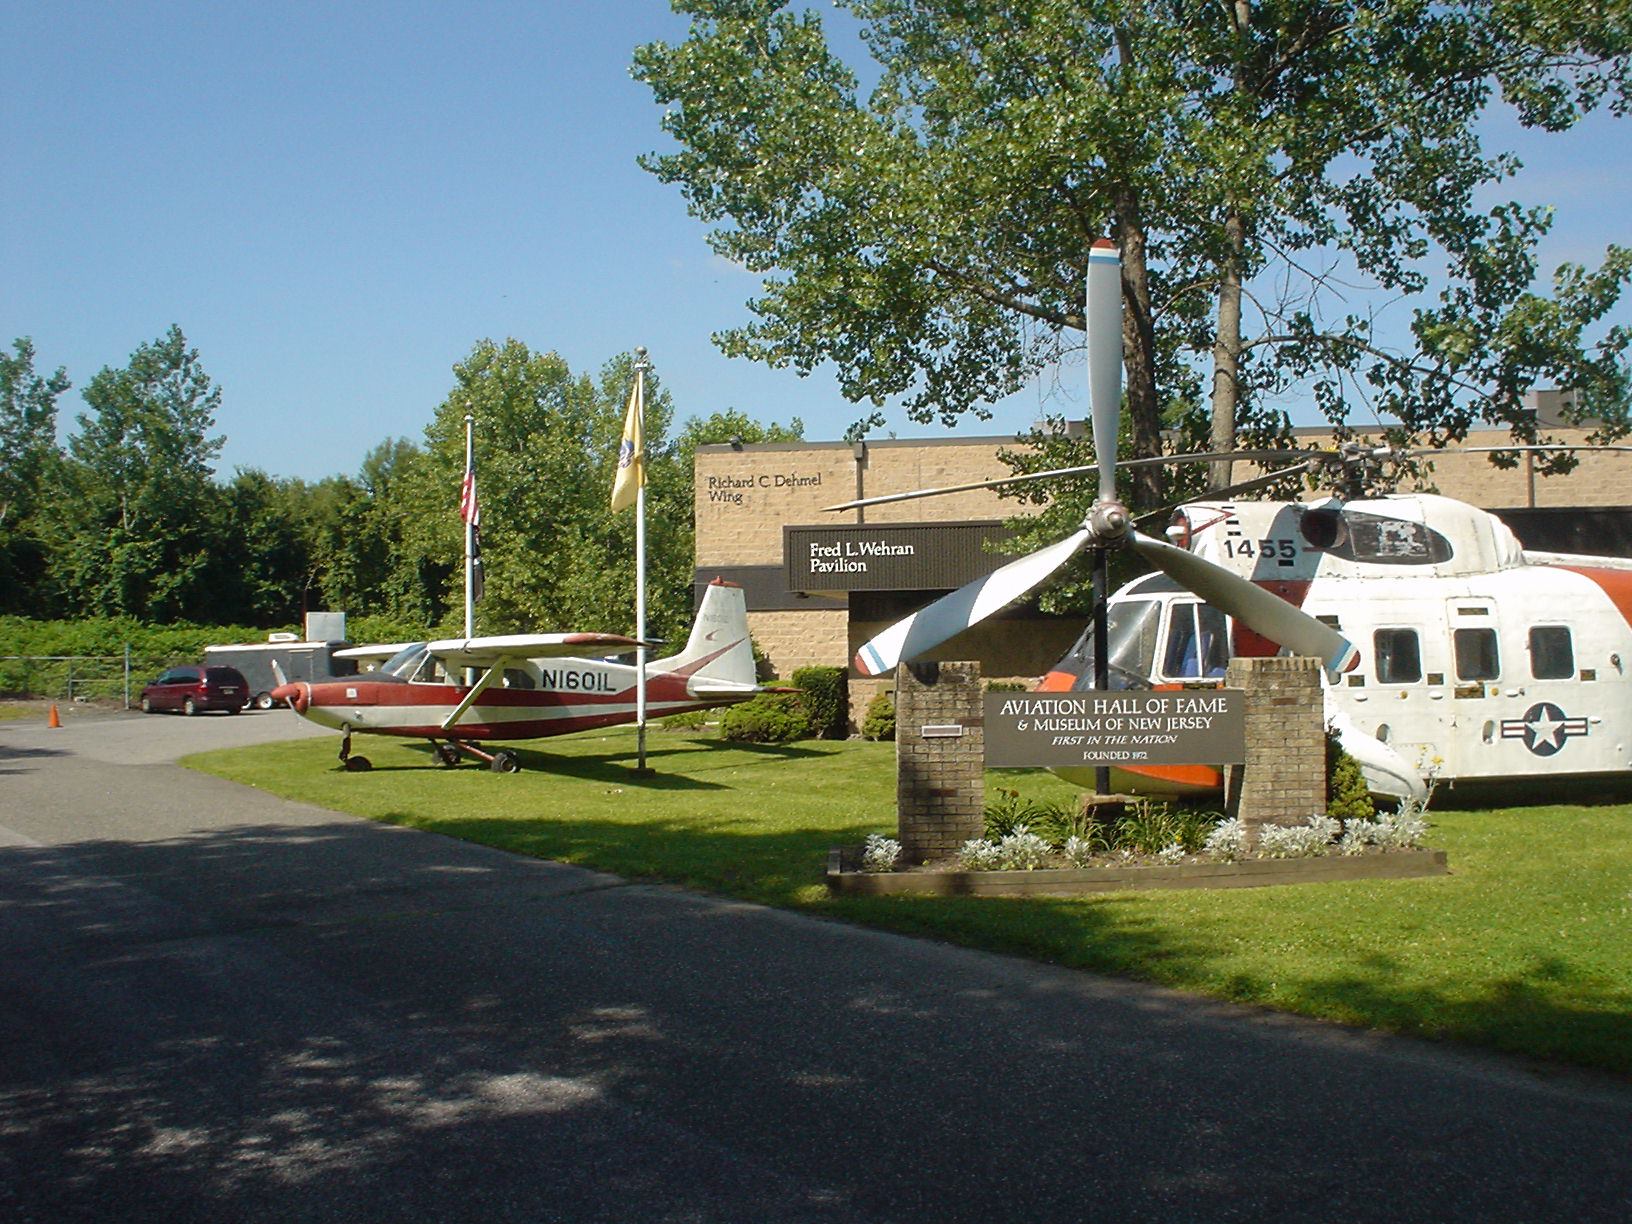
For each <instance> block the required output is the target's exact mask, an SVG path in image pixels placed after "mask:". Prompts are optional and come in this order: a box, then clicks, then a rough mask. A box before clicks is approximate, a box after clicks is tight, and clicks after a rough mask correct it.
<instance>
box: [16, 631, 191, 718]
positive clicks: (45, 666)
mask: <svg viewBox="0 0 1632 1224" xmlns="http://www.w3.org/2000/svg"><path fill="white" fill-rule="evenodd" d="M194 661H195V656H194V655H192V654H174V653H172V654H160V655H155V654H145V653H141V652H138V651H133V650H131V648H130V647H129V646H127V647H125V650H124V653H123V654H116V655H0V696H4V697H14V698H35V699H41V700H48V701H66V702H73V701H81V702H97V703H100V704H106V703H110V702H111V703H115V704H123V705H124V707H125V708H126V709H127V710H128V709H130V708H131V706H132V705H133V704H134V702H135V696H136V695H137V694H140V692H141V691H142V686H143V685H144V684H147V683H148V682H149V681H151V680H154V679H156V678H157V677H158V675H159V673H160V672H162V671H163V670H164V669H165V668H167V667H176V666H179V665H181V664H183V663H192V662H194Z"/></svg>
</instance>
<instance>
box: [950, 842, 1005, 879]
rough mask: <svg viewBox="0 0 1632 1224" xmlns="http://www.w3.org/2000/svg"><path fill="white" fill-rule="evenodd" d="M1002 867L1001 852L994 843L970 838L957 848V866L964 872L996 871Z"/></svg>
mask: <svg viewBox="0 0 1632 1224" xmlns="http://www.w3.org/2000/svg"><path fill="white" fill-rule="evenodd" d="M1002 865H1003V852H1002V851H1001V850H999V849H998V846H997V843H996V842H989V841H986V840H985V839H983V838H979V837H971V838H970V839H969V840H968V841H966V842H964V843H963V845H961V846H959V847H958V866H959V867H962V868H963V869H964V870H965V871H996V870H997V869H998V868H999V867H1001V866H1002Z"/></svg>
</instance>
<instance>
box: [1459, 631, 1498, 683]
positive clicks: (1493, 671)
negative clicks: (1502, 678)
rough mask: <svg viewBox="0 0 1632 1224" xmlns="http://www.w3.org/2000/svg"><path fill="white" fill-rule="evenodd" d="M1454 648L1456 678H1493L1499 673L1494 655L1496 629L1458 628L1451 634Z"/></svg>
mask: <svg viewBox="0 0 1632 1224" xmlns="http://www.w3.org/2000/svg"><path fill="white" fill-rule="evenodd" d="M1451 642H1452V645H1453V646H1455V648H1456V678H1457V679H1458V680H1494V679H1496V677H1497V676H1498V675H1499V674H1501V666H1500V661H1499V660H1498V658H1497V656H1496V630H1494V629H1458V630H1457V631H1456V632H1455V633H1453V634H1451Z"/></svg>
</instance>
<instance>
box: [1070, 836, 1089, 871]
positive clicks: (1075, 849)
mask: <svg viewBox="0 0 1632 1224" xmlns="http://www.w3.org/2000/svg"><path fill="white" fill-rule="evenodd" d="M1065 861H1066V862H1068V863H1070V864H1071V866H1073V867H1088V866H1091V865H1092V864H1093V861H1094V847H1093V844H1092V843H1091V842H1090V841H1089V840H1088V839H1087V838H1085V837H1077V836H1076V835H1074V834H1073V835H1072V836H1070V837H1068V838H1066V839H1065Z"/></svg>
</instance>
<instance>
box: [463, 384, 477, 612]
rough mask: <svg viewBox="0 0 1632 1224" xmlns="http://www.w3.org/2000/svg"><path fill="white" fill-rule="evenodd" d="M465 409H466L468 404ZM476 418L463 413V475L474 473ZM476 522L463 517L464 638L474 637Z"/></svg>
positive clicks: (471, 518) (470, 516) (473, 519)
mask: <svg viewBox="0 0 1632 1224" xmlns="http://www.w3.org/2000/svg"><path fill="white" fill-rule="evenodd" d="M465 407H466V408H467V409H468V408H469V407H470V405H469V404H466V405H465ZM475 430H476V418H475V417H474V416H473V415H471V413H470V412H469V411H467V412H466V413H465V474H466V477H467V478H468V477H469V474H470V473H471V472H473V471H475V470H476V469H475V466H474V461H475V458H476V450H475ZM475 576H476V522H475V516H474V515H468V514H467V515H466V516H465V636H466V637H467V638H473V637H475V636H476V587H475Z"/></svg>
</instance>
